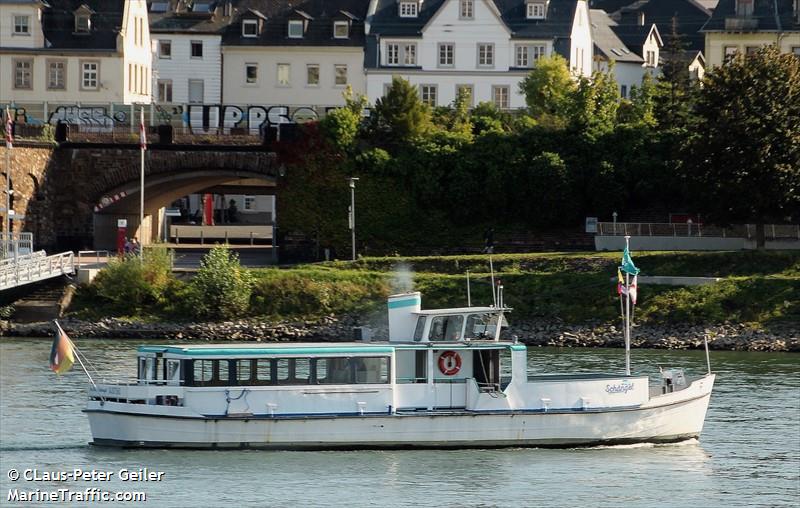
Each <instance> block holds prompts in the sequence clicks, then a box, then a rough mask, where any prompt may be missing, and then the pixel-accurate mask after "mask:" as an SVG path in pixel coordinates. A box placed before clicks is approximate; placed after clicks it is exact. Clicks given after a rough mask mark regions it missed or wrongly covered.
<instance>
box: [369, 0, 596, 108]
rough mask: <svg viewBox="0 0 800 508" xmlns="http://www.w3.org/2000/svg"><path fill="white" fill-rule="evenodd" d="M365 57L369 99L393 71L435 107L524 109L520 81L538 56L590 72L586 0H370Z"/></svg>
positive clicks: (378, 92) (378, 93)
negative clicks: (459, 100) (462, 102)
mask: <svg viewBox="0 0 800 508" xmlns="http://www.w3.org/2000/svg"><path fill="white" fill-rule="evenodd" d="M367 20H368V29H367V45H366V54H365V59H366V63H365V70H366V88H367V96H368V98H369V100H370V102H372V103H374V102H375V100H377V99H378V98H380V97H382V96H383V95H384V94H385V93H386V90H387V89H388V87H389V86H390V84H391V81H392V78H393V77H394V76H401V77H403V78H404V79H407V80H408V81H410V82H411V84H413V85H415V86H417V87H418V90H419V93H420V96H421V98H422V100H423V102H425V103H427V104H428V105H430V106H447V105H449V104H452V103H453V101H454V100H455V98H456V96H457V95H458V94H459V93H460V92H461V93H463V94H465V96H466V97H468V100H469V103H470V105H472V106H474V105H476V104H478V103H480V102H491V103H494V104H495V105H497V106H498V107H499V108H502V109H514V108H522V107H524V106H525V97H524V95H523V94H522V93H520V90H519V84H520V82H521V81H522V80H523V79H524V78H525V76H526V75H527V74H528V72H530V70H531V69H532V68H533V67H534V65H535V63H536V60H537V59H539V58H540V57H542V56H549V55H552V54H553V53H558V54H561V55H562V56H563V57H564V58H565V59H566V60H567V61H568V62H569V66H570V69H571V71H572V72H573V74H575V75H577V76H588V75H590V74H591V71H592V38H591V27H590V21H589V11H588V8H587V4H586V2H585V1H583V0H577V1H576V0H549V1H546V0H400V1H399V2H398V1H396V0H371V1H370V6H369V14H368V18H367Z"/></svg>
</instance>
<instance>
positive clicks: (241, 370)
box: [236, 360, 253, 385]
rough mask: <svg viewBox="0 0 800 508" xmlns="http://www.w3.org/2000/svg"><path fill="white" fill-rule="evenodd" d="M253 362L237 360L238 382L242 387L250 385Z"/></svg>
mask: <svg viewBox="0 0 800 508" xmlns="http://www.w3.org/2000/svg"><path fill="white" fill-rule="evenodd" d="M252 363H253V361H252V360H236V381H237V384H240V385H248V384H250V375H251V372H250V371H251V367H252Z"/></svg>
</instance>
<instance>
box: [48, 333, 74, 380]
mask: <svg viewBox="0 0 800 508" xmlns="http://www.w3.org/2000/svg"><path fill="white" fill-rule="evenodd" d="M56 326H57V327H58V330H57V331H56V338H55V339H53V347H52V348H51V349H50V370H52V371H53V372H55V373H56V374H63V373H65V372H66V371H68V370H69V369H70V368H71V367H72V364H73V363H75V352H74V351H73V350H72V341H71V340H69V337H68V336H67V334H66V332H65V331H64V330H62V329H61V327H60V326H58V325H56Z"/></svg>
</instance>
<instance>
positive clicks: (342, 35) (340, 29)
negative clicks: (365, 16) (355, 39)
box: [333, 21, 350, 39]
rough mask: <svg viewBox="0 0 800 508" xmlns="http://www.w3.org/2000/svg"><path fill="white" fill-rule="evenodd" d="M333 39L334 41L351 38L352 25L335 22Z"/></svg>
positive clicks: (345, 22)
mask: <svg viewBox="0 0 800 508" xmlns="http://www.w3.org/2000/svg"><path fill="white" fill-rule="evenodd" d="M333 37H334V39H347V38H348V37H350V23H348V22H347V21H334V22H333Z"/></svg>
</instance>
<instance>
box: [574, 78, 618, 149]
mask: <svg viewBox="0 0 800 508" xmlns="http://www.w3.org/2000/svg"><path fill="white" fill-rule="evenodd" d="M619 100H620V96H619V87H618V86H617V82H616V80H615V79H614V74H613V65H612V66H611V67H610V68H609V70H608V72H594V73H592V77H591V78H581V79H580V80H579V81H578V88H577V90H576V91H575V93H574V100H573V102H572V108H571V113H570V120H571V123H572V124H573V126H574V127H576V128H578V129H580V130H583V131H586V133H588V134H591V135H596V134H602V133H606V132H610V131H612V130H613V129H614V125H615V124H616V121H617V109H618V108H619Z"/></svg>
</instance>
